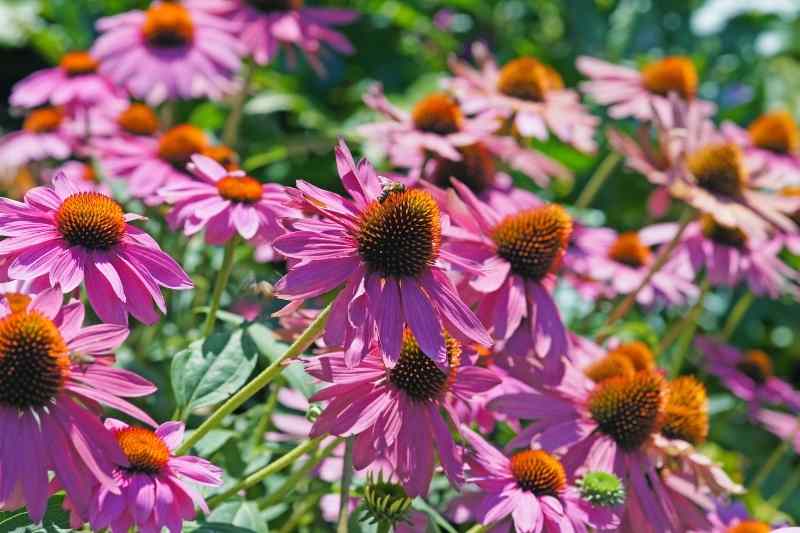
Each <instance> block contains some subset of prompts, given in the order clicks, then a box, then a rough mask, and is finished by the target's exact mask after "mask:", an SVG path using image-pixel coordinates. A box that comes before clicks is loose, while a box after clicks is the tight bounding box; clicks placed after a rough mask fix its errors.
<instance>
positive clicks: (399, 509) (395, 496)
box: [362, 473, 411, 526]
mask: <svg viewBox="0 0 800 533" xmlns="http://www.w3.org/2000/svg"><path fill="white" fill-rule="evenodd" d="M362 507H363V509H364V517H363V518H364V520H367V521H369V522H370V523H372V524H381V525H384V526H393V525H395V524H396V523H398V522H406V521H407V520H408V511H409V509H411V498H409V497H408V495H407V494H406V491H405V490H403V487H401V486H400V485H398V484H396V483H392V482H391V481H388V480H384V479H383V473H381V474H379V475H378V478H377V479H375V476H373V475H372V474H368V475H367V484H366V485H365V486H364V499H363V505H362Z"/></svg>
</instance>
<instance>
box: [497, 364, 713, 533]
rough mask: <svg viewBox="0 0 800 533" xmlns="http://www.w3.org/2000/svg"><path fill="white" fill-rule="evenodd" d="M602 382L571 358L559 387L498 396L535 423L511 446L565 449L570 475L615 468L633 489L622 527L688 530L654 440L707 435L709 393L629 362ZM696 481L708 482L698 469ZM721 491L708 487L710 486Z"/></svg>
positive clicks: (505, 408) (508, 410) (506, 408)
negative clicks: (574, 363)
mask: <svg viewBox="0 0 800 533" xmlns="http://www.w3.org/2000/svg"><path fill="white" fill-rule="evenodd" d="M612 363H613V361H611V358H609V365H611V364H612ZM596 379H598V381H594V380H593V379H591V378H590V377H589V376H587V375H586V374H584V372H582V371H580V370H578V369H577V368H575V367H574V366H572V365H571V364H569V363H567V364H566V369H565V376H564V379H563V381H562V383H561V384H560V385H559V386H558V387H555V388H544V389H542V390H541V391H540V392H536V393H523V394H512V395H508V396H505V397H500V398H497V399H495V400H494V402H493V407H494V408H496V409H497V410H499V411H500V412H502V413H505V414H507V415H509V416H516V417H518V418H522V419H526V420H535V422H534V423H532V424H531V425H530V426H528V427H527V428H525V429H524V430H523V431H522V432H521V433H520V434H519V435H518V436H517V437H516V438H515V439H514V440H513V441H512V442H511V443H510V446H528V445H537V446H540V447H541V448H543V449H544V450H546V451H550V452H553V453H559V454H560V455H561V457H562V463H563V464H564V466H565V468H566V470H567V473H568V474H570V475H572V474H581V473H582V472H584V471H587V470H588V471H596V470H600V471H605V472H612V473H614V474H615V475H616V476H617V477H619V478H620V479H621V480H623V482H624V484H625V486H626V487H627V488H628V489H629V490H628V492H629V497H628V499H627V503H626V507H625V515H624V518H623V526H622V531H636V532H642V533H645V532H654V531H655V532H671V533H677V532H682V531H685V527H684V526H683V516H682V515H681V514H680V513H679V512H678V511H677V508H679V507H680V505H682V504H683V503H685V502H684V499H685V495H683V494H680V499H679V500H680V501H678V500H673V498H671V497H670V492H669V490H670V487H671V485H670V483H671V482H672V480H671V479H668V478H669V476H668V475H664V474H665V473H664V472H661V471H660V467H661V466H662V465H663V464H664V461H665V455H664V453H663V452H662V451H661V450H660V449H659V448H658V447H657V446H656V445H655V444H654V439H655V438H656V437H657V436H658V435H659V433H664V435H665V436H667V437H668V438H671V439H673V438H674V439H680V440H686V439H691V440H697V441H701V440H702V439H704V438H705V435H706V434H707V431H708V413H707V402H706V401H705V390H704V389H702V391H701V389H700V388H701V387H702V385H699V382H696V381H693V382H692V384H691V385H688V386H685V387H683V386H678V387H676V388H677V389H678V390H679V392H680V393H675V394H671V393H672V392H674V391H673V390H672V383H669V384H668V383H667V382H666V380H665V379H664V378H663V377H662V376H661V374H660V373H658V372H657V371H653V370H640V371H635V369H633V368H631V367H630V366H628V367H627V368H623V367H618V369H617V370H615V372H609V373H606V375H604V376H602V379H600V377H599V376H596ZM698 386H699V387H700V388H699V387H698ZM684 392H685V394H684ZM700 392H702V395H701V394H700ZM678 464H679V466H680V467H681V469H683V468H684V467H685V468H688V467H687V466H686V465H685V463H683V462H680V463H678ZM703 473H705V472H703ZM667 474H669V473H668V472H667ZM690 482H691V483H692V484H694V485H695V486H698V487H701V486H703V483H704V479H703V478H701V476H699V475H697V474H695V476H694V479H690ZM716 488H717V487H711V486H708V487H705V486H703V490H704V491H711V490H713V489H716ZM676 494H677V493H676ZM704 501H705V498H704V499H703V502H704ZM700 504H701V502H695V504H694V505H695V506H696V505H700Z"/></svg>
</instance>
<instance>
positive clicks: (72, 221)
mask: <svg viewBox="0 0 800 533" xmlns="http://www.w3.org/2000/svg"><path fill="white" fill-rule="evenodd" d="M55 221H56V227H57V228H58V231H59V233H61V235H62V236H63V237H64V239H65V240H66V241H67V242H68V243H69V244H71V245H73V246H83V247H84V248H89V249H92V250H108V249H109V248H111V247H112V246H114V245H116V244H117V243H118V242H119V241H120V240H121V239H122V237H123V236H124V235H125V218H124V213H123V212H122V208H121V207H120V206H119V204H118V203H117V202H115V201H114V200H112V199H111V198H109V197H108V196H106V195H104V194H100V193H99V192H79V193H76V194H73V195H72V196H69V197H68V198H67V199H66V200H64V202H63V203H62V204H61V206H60V207H59V208H58V211H56V219H55Z"/></svg>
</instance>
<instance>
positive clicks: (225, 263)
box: [203, 237, 238, 337]
mask: <svg viewBox="0 0 800 533" xmlns="http://www.w3.org/2000/svg"><path fill="white" fill-rule="evenodd" d="M237 240H238V239H237V238H236V237H232V238H231V240H229V241H228V243H227V244H226V245H225V255H224V257H223V258H222V266H221V267H220V269H219V272H217V280H216V281H215V282H214V292H213V293H211V302H210V303H209V304H208V315H207V316H206V323H205V325H204V326H203V337H208V336H209V335H211V332H212V331H214V322H216V320H217V311H219V302H220V300H221V299H222V293H223V291H224V290H225V286H226V285H227V284H228V279H229V278H230V277H231V270H232V269H233V255H234V253H235V252H236V241H237Z"/></svg>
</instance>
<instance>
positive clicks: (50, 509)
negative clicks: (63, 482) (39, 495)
mask: <svg viewBox="0 0 800 533" xmlns="http://www.w3.org/2000/svg"><path fill="white" fill-rule="evenodd" d="M63 502H64V495H63V494H57V495H55V496H53V497H52V498H50V501H48V502H47V510H46V511H45V513H44V518H42V523H41V524H34V523H33V521H32V520H31V518H30V517H29V516H28V513H26V512H25V511H21V510H20V511H12V512H0V531H2V532H3V533H62V532H63V533H66V532H69V531H72V529H71V528H70V527H69V513H67V511H65V510H64V509H63V508H62V507H61V505H62V504H63Z"/></svg>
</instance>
